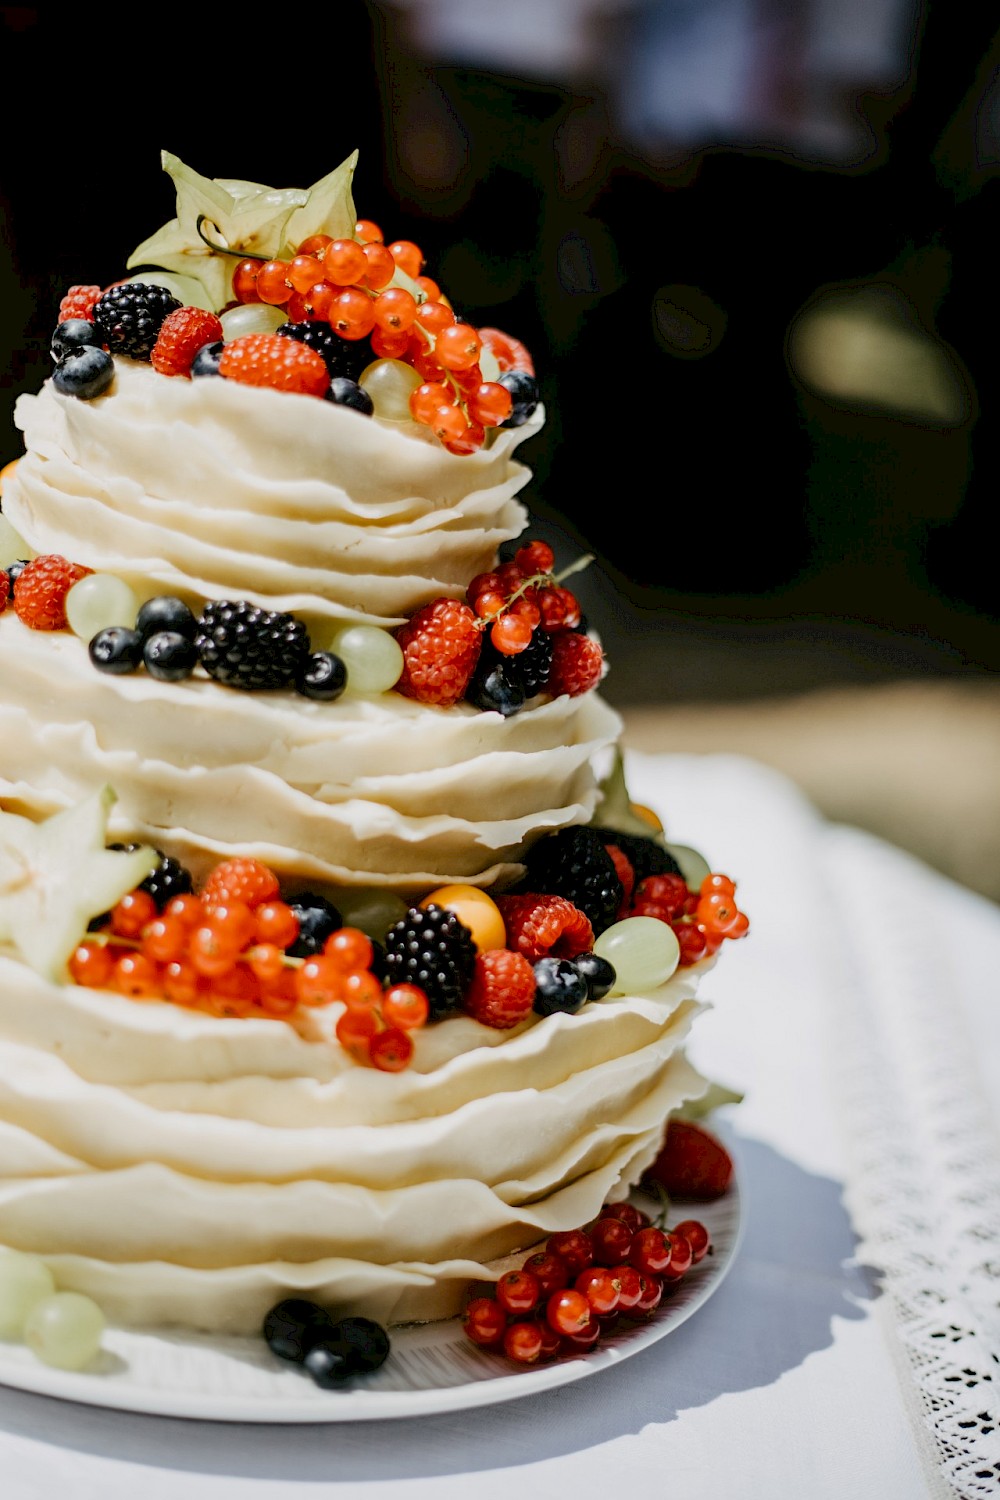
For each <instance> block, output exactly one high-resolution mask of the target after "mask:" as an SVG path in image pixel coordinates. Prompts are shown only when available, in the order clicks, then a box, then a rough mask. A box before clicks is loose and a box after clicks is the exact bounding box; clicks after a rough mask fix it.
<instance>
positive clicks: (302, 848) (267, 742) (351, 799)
mask: <svg viewBox="0 0 1000 1500" xmlns="http://www.w3.org/2000/svg"><path fill="white" fill-rule="evenodd" d="M619 727H620V720H619V717H618V715H617V714H616V713H615V712H614V711H613V710H612V709H611V708H610V707H609V706H608V705H607V704H605V703H604V702H603V701H602V700H601V699H600V697H599V696H598V695H597V694H595V693H588V694H584V695H581V696H580V697H576V698H570V697H567V696H562V697H559V698H555V699H549V700H541V699H540V700H539V701H538V702H537V703H536V704H535V705H534V706H532V707H530V708H528V709H526V710H525V711H523V712H521V713H519V714H515V715H513V716H512V717H510V718H508V719H504V718H503V717H502V716H501V715H500V714H497V713H483V712H481V711H480V710H478V709H476V708H474V707H472V705H470V704H457V705H456V706H455V707H453V708H451V709H441V708H437V707H433V706H429V705H426V704H421V703H417V702H416V701H414V700H413V699H409V698H404V697H403V696H401V695H400V694H399V693H383V694H380V695H377V696H371V697H362V696H356V695H352V694H350V693H348V694H346V695H345V696H344V697H342V698H340V699H339V700H338V701H337V702H336V703H332V704H325V703H317V702H313V701H311V700H307V699H304V698H302V697H301V696H300V695H298V694H296V693H293V692H291V691H284V690H282V691H275V692H269V693H241V692H239V691H238V690H234V689H231V688H226V687H223V686H220V685H219V684H218V683H216V682H214V681H212V680H210V679H208V678H203V679H198V678H192V679H189V680H187V681H184V682H181V683H170V682H163V681H161V680H159V679H157V678H155V677H152V676H150V675H149V674H147V673H136V674H134V675H131V676H125V677H116V676H111V675H108V674H106V673H101V672H98V671H97V669H96V668H95V667H94V666H93V665H92V663H91V662H90V660H89V657H88V653H87V648H86V645H85V644H84V643H83V642H82V641H80V640H78V639H77V638H76V637H75V636H73V635H71V634H70V633H69V632H66V631H62V632H43V631H34V630H30V629H28V628H27V627H26V626H24V625H22V624H21V622H20V621H19V620H18V619H17V617H16V616H15V615H14V614H13V612H12V611H8V612H7V613H5V614H4V615H3V616H0V744H2V746H3V754H2V756H0V797H2V798H3V799H4V801H5V803H6V804H7V805H9V806H12V807H16V808H17V809H18V810H21V811H24V812H27V813H29V814H31V815H35V816H42V815H45V814H46V813H49V812H54V811H58V810H59V809H61V808H63V807H65V806H68V805H69V804H71V803H73V802H77V801H79V800H81V798H82V797H83V796H85V795H87V794H88V793H90V792H92V791H94V790H96V789H97V788H98V787H100V786H102V785H104V784H106V783H107V784H110V785H112V786H113V787H114V788H115V791H116V793H117V795H118V802H117V803H116V805H115V809H114V814H113V820H112V831H113V833H114V834H115V836H116V837H119V838H130V839H137V840H140V841H143V842H149V843H152V844H153V845H155V846H156V847H158V848H163V849H165V850H166V851H167V852H169V853H171V854H173V855H174V857H175V858H179V859H181V861H182V862H183V863H185V864H188V865H189V867H190V868H192V869H193V870H194V871H195V872H196V873H198V872H199V871H201V870H203V869H204V868H206V867H207V866H208V865H209V864H211V863H212V862H214V861H215V860H218V859H220V858H224V857H227V856H229V855H233V854H244V855H250V856H253V857H256V858H259V859H263V860H264V861H265V862H266V863H268V864H270V865H272V866H273V867H274V869H275V870H276V872H278V874H279V875H280V876H283V877H286V878H297V879H302V880H309V881H315V880H321V881H327V882H331V883H348V884H349V883H355V884H357V883H363V884H370V885H379V884H390V885H393V886H396V887H398V888H399V889H401V890H407V891H413V892H417V891H426V890H428V889H430V888H431V887H433V886H434V885H440V884H443V883H446V882H448V881H451V880H465V881H473V882H475V883H487V882H490V881H493V880H496V879H498V878H501V877H503V876H505V875H509V874H510V873H511V872H512V871H513V870H514V869H515V868H516V867H517V863H516V862H517V857H518V853H519V851H520V850H521V849H522V848H523V846H524V844H525V841H526V840H530V839H531V838H533V837H535V836H537V835H538V834H541V833H544V832H546V831H547V830H550V829H554V828H559V827H562V826H564V825H565V824H567V823H573V822H581V821H586V819H587V818H588V817H589V816H590V814H591V812H592V810H593V806H594V802H595V799H596V795H597V790H596V788H597V782H596V779H595V771H594V764H595V757H599V755H600V752H601V751H602V750H603V749H605V748H606V747H607V746H609V745H610V744H611V743H612V742H613V740H614V739H615V737H616V736H617V733H618V730H619Z"/></svg>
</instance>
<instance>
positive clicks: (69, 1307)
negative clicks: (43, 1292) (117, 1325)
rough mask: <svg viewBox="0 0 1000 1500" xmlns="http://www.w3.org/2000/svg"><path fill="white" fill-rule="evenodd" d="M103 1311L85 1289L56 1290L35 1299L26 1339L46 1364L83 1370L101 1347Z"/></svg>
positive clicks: (26, 1325)
mask: <svg viewBox="0 0 1000 1500" xmlns="http://www.w3.org/2000/svg"><path fill="white" fill-rule="evenodd" d="M103 1333H104V1314H103V1313H102V1312H101V1309H100V1308H99V1307H98V1305H97V1303H96V1302H94V1301H92V1299H91V1298H90V1297H85V1296H84V1295H83V1294H82V1292H53V1293H52V1295H51V1296H50V1297H45V1298H43V1299H42V1301H40V1302H36V1304H35V1306H34V1307H33V1308H32V1310H31V1313H30V1314H29V1316H28V1320H27V1322H26V1323H25V1325H24V1335H23V1336H24V1342H25V1343H26V1344H27V1346H28V1348H29V1349H31V1350H32V1352H33V1353H34V1354H35V1355H36V1356H37V1357H38V1358H39V1359H40V1360H41V1361H42V1363H43V1364H46V1365H53V1366H54V1367H55V1368H56V1369H58V1370H82V1369H83V1367H84V1365H89V1364H90V1362H91V1360H92V1359H93V1358H94V1356H95V1355H96V1354H97V1352H98V1350H99V1349H100V1347H101V1336H102V1334H103Z"/></svg>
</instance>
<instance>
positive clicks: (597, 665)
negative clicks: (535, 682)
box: [545, 630, 604, 698]
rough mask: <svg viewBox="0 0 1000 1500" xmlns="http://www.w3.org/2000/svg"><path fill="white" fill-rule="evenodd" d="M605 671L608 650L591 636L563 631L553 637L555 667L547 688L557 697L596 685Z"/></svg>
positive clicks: (582, 690)
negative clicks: (603, 648)
mask: <svg viewBox="0 0 1000 1500" xmlns="http://www.w3.org/2000/svg"><path fill="white" fill-rule="evenodd" d="M603 671H604V653H603V652H602V650H601V648H600V646H599V645H598V643H597V642H596V641H595V640H593V639H592V638H591V637H590V636H589V635H580V634H578V633H577V632H576V631H571V630H563V631H560V632H559V633H558V634H557V635H553V637H552V668H551V670H550V672H549V680H548V682H547V683H546V686H545V691H546V692H547V693H550V694H551V696H552V697H553V698H558V697H559V696H560V694H562V693H568V694H569V696H570V697H571V698H576V697H579V695H580V694H581V693H587V692H589V691H590V689H591V688H592V687H596V686H597V684H598V682H600V680H601V674H602V673H603Z"/></svg>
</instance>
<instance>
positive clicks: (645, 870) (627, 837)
mask: <svg viewBox="0 0 1000 1500" xmlns="http://www.w3.org/2000/svg"><path fill="white" fill-rule="evenodd" d="M591 827H592V828H593V829H594V832H595V833H597V834H599V835H600V839H601V843H602V844H617V845H618V848H619V849H620V850H621V851H622V853H623V854H624V856H625V858H626V859H627V860H628V862H629V864H630V865H631V866H632V868H633V870H634V871H635V878H636V883H637V884H638V882H639V881H640V880H645V879H646V876H647V875H680V874H681V873H682V872H681V867H680V865H679V864H678V863H677V861H676V859H674V856H673V855H672V854H671V853H670V851H669V850H668V849H664V847H663V845H662V844H660V843H658V842H657V840H656V839H652V838H650V839H647V838H644V837H643V836H642V834H641V833H622V832H620V831H619V829H617V828H603V827H600V826H598V825H596V824H591Z"/></svg>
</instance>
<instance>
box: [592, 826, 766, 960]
mask: <svg viewBox="0 0 1000 1500" xmlns="http://www.w3.org/2000/svg"><path fill="white" fill-rule="evenodd" d="M609 852H612V853H613V857H614V860H615V867H616V869H617V870H618V874H619V877H620V878H621V879H622V884H623V886H624V888H625V893H626V894H625V902H624V904H623V908H622V913H621V915H622V916H623V917H656V918H658V919H659V920H660V921H661V922H666V923H667V924H668V926H670V927H672V928H673V930H674V933H675V934H676V936H677V942H678V944H679V945H680V950H681V956H680V963H681V966H682V967H685V968H686V967H689V966H690V965H691V964H696V963H698V962H699V961H700V960H701V959H703V958H708V957H710V956H711V955H712V954H713V953H717V952H718V950H719V949H720V948H721V946H722V944H723V942H724V941H725V940H726V938H741V937H745V936H746V934H747V932H748V931H749V930H750V918H749V917H748V916H747V915H746V913H745V912H742V911H740V909H739V907H738V906H737V904H736V883H735V881H733V880H730V878H729V876H728V875H721V874H718V873H713V874H710V875H706V876H705V879H704V880H703V881H702V883H701V886H700V888H699V889H698V890H697V891H692V890H691V889H690V888H689V887H688V885H687V884H686V883H685V881H684V878H683V876H681V875H672V874H666V875H647V876H646V878H645V879H644V880H640V881H638V882H635V880H634V873H633V872H632V869H631V864H630V862H629V860H628V857H627V856H626V855H625V854H623V852H622V851H621V850H620V849H617V848H616V847H615V846H614V845H611V846H609ZM630 875H631V876H632V878H631V879H630V878H629V877H630Z"/></svg>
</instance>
